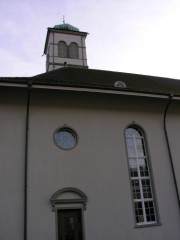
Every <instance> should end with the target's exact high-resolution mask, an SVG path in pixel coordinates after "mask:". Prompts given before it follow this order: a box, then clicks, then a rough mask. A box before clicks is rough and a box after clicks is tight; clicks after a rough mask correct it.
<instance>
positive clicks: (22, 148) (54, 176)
mask: <svg viewBox="0 0 180 240" xmlns="http://www.w3.org/2000/svg"><path fill="white" fill-rule="evenodd" d="M86 36H87V33H84V32H80V31H79V30H78V29H77V28H74V27H73V26H71V25H69V24H65V23H63V24H61V25H57V26H55V27H54V28H50V29H48V33H47V37H46V43H45V50H44V53H45V54H46V56H47V64H46V67H47V68H46V70H47V72H46V73H43V74H40V75H37V76H33V77H14V78H13V77H6V78H4V77H1V78H0V116H1V117H0V169H1V174H0V184H1V193H2V194H1V198H0V239H1V240H12V239H13V240H37V239H38V240H40V239H43V240H49V239H51V240H109V239H126V240H143V239H146V240H169V239H173V240H179V239H180V195H179V193H180V162H179V156H180V147H179V139H180V81H179V80H175V79H167V78H159V77H152V76H143V75H138V74H129V73H120V72H111V71H102V70H95V69H89V68H88V65H87V57H86V47H85V37H86Z"/></svg>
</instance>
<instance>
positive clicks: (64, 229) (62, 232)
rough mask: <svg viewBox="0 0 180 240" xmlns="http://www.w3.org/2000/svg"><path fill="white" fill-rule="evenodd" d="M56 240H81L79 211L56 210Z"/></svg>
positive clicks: (80, 215)
mask: <svg viewBox="0 0 180 240" xmlns="http://www.w3.org/2000/svg"><path fill="white" fill-rule="evenodd" d="M58 240H83V234H82V214H81V209H61V210H58Z"/></svg>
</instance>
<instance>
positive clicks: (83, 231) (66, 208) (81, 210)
mask: <svg viewBox="0 0 180 240" xmlns="http://www.w3.org/2000/svg"><path fill="white" fill-rule="evenodd" d="M65 210H80V213H81V227H82V240H85V227H84V226H85V223H84V209H83V207H82V206H76V207H75V206H69V207H60V206H58V207H56V208H55V221H56V224H55V225H56V240H58V227H59V226H58V224H59V223H58V211H65Z"/></svg>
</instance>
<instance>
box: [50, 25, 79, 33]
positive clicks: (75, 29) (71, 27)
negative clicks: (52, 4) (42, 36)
mask: <svg viewBox="0 0 180 240" xmlns="http://www.w3.org/2000/svg"><path fill="white" fill-rule="evenodd" d="M54 28H56V29H59V30H67V31H76V32H79V29H78V28H76V27H74V26H72V25H70V24H68V23H63V24H59V25H55V26H54Z"/></svg>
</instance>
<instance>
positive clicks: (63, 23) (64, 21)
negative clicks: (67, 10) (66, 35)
mask: <svg viewBox="0 0 180 240" xmlns="http://www.w3.org/2000/svg"><path fill="white" fill-rule="evenodd" d="M63 24H65V16H64V15H63Z"/></svg>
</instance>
